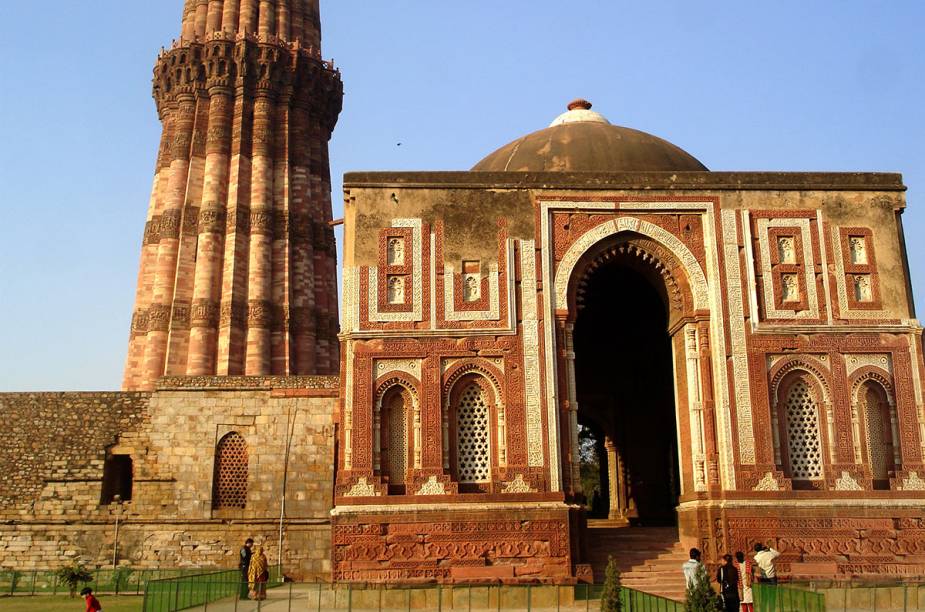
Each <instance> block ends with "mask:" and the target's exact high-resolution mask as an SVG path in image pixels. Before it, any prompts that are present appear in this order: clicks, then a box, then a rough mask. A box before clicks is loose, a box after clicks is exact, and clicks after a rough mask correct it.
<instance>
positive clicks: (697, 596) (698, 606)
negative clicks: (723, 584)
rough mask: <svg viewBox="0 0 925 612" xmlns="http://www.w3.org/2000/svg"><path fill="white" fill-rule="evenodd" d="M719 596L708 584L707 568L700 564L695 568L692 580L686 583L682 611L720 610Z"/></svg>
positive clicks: (709, 611)
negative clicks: (695, 572)
mask: <svg viewBox="0 0 925 612" xmlns="http://www.w3.org/2000/svg"><path fill="white" fill-rule="evenodd" d="M722 609H723V607H722V605H720V602H719V597H718V596H717V595H716V592H715V591H714V590H713V586H712V585H711V584H710V576H709V574H707V568H706V567H705V566H704V565H703V564H701V565H700V567H698V568H697V574H696V575H695V576H694V580H693V581H691V582H690V583H688V585H687V590H686V591H685V600H684V612H717V611H718V610H719V611H722Z"/></svg>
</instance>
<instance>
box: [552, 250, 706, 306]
mask: <svg viewBox="0 0 925 612" xmlns="http://www.w3.org/2000/svg"><path fill="white" fill-rule="evenodd" d="M624 236H625V239H622V238H624ZM619 238H621V240H619V241H618V242H616V243H613V244H610V245H607V244H606V243H604V242H603V241H601V242H598V243H597V244H595V245H594V246H592V247H591V248H590V249H589V250H588V251H586V253H585V255H586V256H583V257H582V258H581V259H580V260H579V262H578V263H577V264H576V265H575V267H574V268H573V271H572V276H573V277H574V278H573V280H572V281H571V282H570V283H569V294H568V307H569V313H570V314H572V316H574V315H575V314H576V313H577V312H578V310H579V309H580V308H581V307H582V304H581V303H580V302H579V299H580V298H581V297H582V296H583V294H584V293H585V292H586V291H587V285H588V282H589V281H590V279H591V275H592V273H593V272H594V271H596V270H597V269H599V268H600V267H602V266H604V265H606V264H607V262H609V261H613V260H615V259H619V258H623V259H624V261H627V260H628V261H629V265H630V266H631V267H632V268H633V269H634V270H636V271H637V272H640V273H642V274H644V275H645V276H650V275H651V276H655V277H657V278H658V279H660V281H661V285H662V286H661V287H654V288H655V289H656V291H657V292H658V293H659V295H660V296H661V297H663V298H664V300H665V301H666V303H665V307H666V309H667V310H668V312H669V319H671V317H672V313H677V314H691V313H692V311H693V310H694V306H693V304H694V296H693V293H692V291H691V288H690V285H689V280H688V275H687V271H686V270H685V268H684V265H683V264H682V263H681V261H680V260H679V259H677V257H676V256H675V254H674V253H673V252H671V251H670V250H669V249H667V248H666V247H665V246H664V245H663V244H661V243H660V242H657V241H655V240H653V239H652V238H649V237H648V236H643V235H641V234H636V233H635V232H621V235H620V236H619ZM659 251H661V252H659ZM663 292H664V295H662V293H663Z"/></svg>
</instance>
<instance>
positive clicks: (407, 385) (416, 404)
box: [373, 370, 422, 475]
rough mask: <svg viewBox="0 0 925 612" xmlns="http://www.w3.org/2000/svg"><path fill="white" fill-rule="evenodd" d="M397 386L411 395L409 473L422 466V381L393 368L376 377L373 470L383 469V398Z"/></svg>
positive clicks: (375, 471) (408, 442)
mask: <svg viewBox="0 0 925 612" xmlns="http://www.w3.org/2000/svg"><path fill="white" fill-rule="evenodd" d="M395 387H401V388H402V389H404V390H406V391H407V392H408V394H409V395H410V396H411V429H410V433H411V437H410V439H409V440H407V442H406V443H407V444H408V446H409V447H410V448H411V453H410V455H411V462H410V463H409V465H408V467H409V468H410V469H408V470H407V473H408V474H409V475H410V474H411V472H412V471H413V470H416V469H420V468H421V463H422V462H421V456H422V455H421V453H422V446H421V443H422V432H421V427H422V424H421V399H420V398H421V393H420V389H421V382H420V381H419V380H418V379H417V378H415V377H414V376H412V375H410V374H408V373H407V372H402V371H401V370H391V371H388V372H386V373H385V374H383V375H382V376H379V377H378V378H376V387H375V389H376V391H375V393H374V394H373V398H374V400H373V470H374V473H377V474H378V473H379V472H380V470H381V469H382V400H383V399H384V398H385V395H386V393H388V392H389V391H390V390H392V389H394V388H395Z"/></svg>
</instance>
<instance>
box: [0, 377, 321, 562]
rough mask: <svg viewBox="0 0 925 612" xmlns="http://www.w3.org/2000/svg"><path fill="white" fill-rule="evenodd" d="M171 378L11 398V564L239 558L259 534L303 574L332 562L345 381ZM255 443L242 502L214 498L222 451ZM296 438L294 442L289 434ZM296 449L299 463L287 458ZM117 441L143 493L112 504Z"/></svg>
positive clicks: (5, 535)
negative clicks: (225, 384)
mask: <svg viewBox="0 0 925 612" xmlns="http://www.w3.org/2000/svg"><path fill="white" fill-rule="evenodd" d="M216 382H217V381H214V380H205V379H203V380H199V379H196V380H187V381H173V384H171V385H163V386H162V387H161V388H160V389H159V390H158V391H156V392H154V393H150V394H148V393H86V394H3V395H0V410H2V414H3V415H4V416H5V417H6V420H7V423H8V424H9V425H8V426H9V427H10V428H11V430H12V431H13V436H12V441H11V442H10V443H8V444H7V445H4V446H3V447H2V448H0V468H3V469H4V472H5V473H7V474H10V475H12V477H11V478H9V479H4V480H3V482H2V483H0V499H2V509H0V567H7V568H16V569H46V568H55V567H58V566H60V565H61V564H63V563H66V562H68V561H70V560H72V559H79V560H81V561H82V562H84V563H86V564H88V565H89V566H91V567H106V566H108V565H111V563H112V554H113V543H114V537H115V518H116V515H119V517H120V522H121V525H120V532H119V542H118V562H119V563H120V564H124V565H130V566H132V567H139V568H153V567H163V568H174V567H203V568H216V567H233V566H234V565H235V563H236V555H237V551H238V549H239V547H240V545H241V543H242V542H243V540H244V539H245V538H247V537H253V538H255V539H256V540H257V541H258V543H263V544H264V545H265V546H266V548H267V552H268V555H269V558H270V559H271V560H272V561H274V562H275V560H276V559H277V554H278V552H277V551H278V544H277V542H278V538H279V520H280V510H281V504H282V495H281V493H282V483H283V479H284V473H285V477H286V479H287V487H286V518H285V521H284V554H283V564H284V566H285V567H286V570H287V572H288V573H289V574H290V575H293V576H294V577H298V578H301V579H308V578H315V577H322V576H325V575H327V574H328V573H329V572H330V567H331V565H330V550H331V548H330V542H331V533H330V517H329V514H330V510H331V507H332V505H333V504H332V493H333V469H334V437H335V436H334V420H333V415H334V411H335V406H336V402H337V396H336V395H337V384H338V383H337V378H336V377H334V378H331V377H319V378H318V379H317V380H314V381H307V379H305V378H299V379H293V380H291V381H289V380H288V379H286V378H280V379H268V378H265V377H263V378H261V379H260V380H254V381H253V382H252V384H248V383H247V381H246V380H243V379H238V380H236V384H235V385H233V386H232V388H230V389H227V388H226V389H221V388H217V387H216V386H214V384H213V383H216ZM231 431H235V432H237V433H239V434H240V435H241V436H243V437H244V439H245V440H246V442H247V451H248V482H247V504H246V507H245V508H244V509H220V510H216V509H213V508H212V480H213V469H214V453H215V447H216V444H217V443H218V441H219V440H220V439H221V437H222V436H224V435H225V434H227V433H229V432H231ZM290 435H291V440H290ZM287 446H288V463H287ZM107 449H108V451H109V452H111V453H112V454H127V455H130V456H131V457H132V460H133V487H132V499H131V501H129V502H126V503H124V504H123V505H122V506H121V507H120V506H118V505H115V504H111V505H107V506H101V505H100V495H101V487H102V479H103V465H104V461H105V458H106V454H107Z"/></svg>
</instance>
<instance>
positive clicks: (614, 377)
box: [333, 100, 925, 595]
mask: <svg viewBox="0 0 925 612" xmlns="http://www.w3.org/2000/svg"><path fill="white" fill-rule="evenodd" d="M903 191H904V187H903V185H902V181H901V178H900V176H899V175H895V174H861V173H852V174H838V173H780V172H777V173H775V172H760V173H758V172H710V171H709V170H708V169H707V168H706V167H705V166H704V165H703V164H702V163H700V162H699V161H698V160H697V159H696V158H694V157H693V156H691V155H690V154H689V153H687V152H685V151H684V150H682V149H681V148H679V147H677V146H676V145H674V144H671V143H669V142H666V141H665V140H662V139H660V138H658V137H655V136H652V135H650V134H646V133H644V132H640V131H637V130H633V129H629V128H624V127H618V126H616V125H612V124H611V123H610V122H609V121H608V120H607V119H605V118H604V117H603V116H602V115H600V114H598V113H596V112H594V111H592V110H591V104H590V103H589V102H586V101H584V100H576V101H574V102H572V103H571V104H570V105H569V110H568V112H566V113H565V114H563V115H561V116H560V117H558V118H557V119H556V120H555V121H554V122H553V123H552V124H551V125H550V126H549V127H548V128H546V129H543V130H540V131H537V132H534V133H532V134H528V135H526V136H524V137H522V138H519V139H517V140H515V141H514V142H511V143H510V144H508V145H505V146H504V147H502V148H500V149H498V150H497V151H495V152H494V153H492V154H490V155H489V156H487V157H486V158H485V159H483V160H482V161H480V162H479V163H478V164H476V165H475V166H474V167H473V169H472V170H471V171H470V172H435V173H408V172H401V173H351V174H348V175H347V176H346V178H345V192H346V219H345V225H346V244H345V263H344V266H345V267H344V290H343V316H342V320H341V343H342V345H341V346H342V352H343V355H344V363H343V365H342V372H341V385H342V387H341V388H342V393H343V397H342V399H341V401H342V408H341V414H340V425H339V444H340V447H339V462H338V465H337V484H336V490H335V508H334V512H333V524H334V574H335V577H338V578H341V579H352V580H393V579H398V580H409V579H420V578H434V579H438V580H446V579H457V580H462V579H471V578H480V579H484V578H498V579H502V580H535V579H544V580H568V579H570V578H589V577H590V576H591V573H592V571H593V572H594V573H595V574H597V575H598V578H600V570H601V569H602V566H603V563H604V562H605V561H606V558H607V555H608V554H614V555H615V556H616V557H617V558H618V559H619V558H620V556H621V553H622V554H624V558H626V559H628V561H627V563H626V565H627V567H629V566H631V565H633V564H636V565H637V570H638V566H639V565H645V564H644V561H645V559H646V555H645V554H642V551H650V552H651V555H650V556H651V557H652V561H653V562H652V563H651V567H645V568H644V569H645V571H647V572H649V573H645V572H639V571H635V572H629V573H626V574H624V577H625V583H627V584H629V585H630V586H633V585H634V584H636V585H639V586H640V588H643V589H646V588H656V589H660V590H661V592H665V593H667V594H672V595H680V594H683V581H682V580H681V579H680V578H679V577H678V572H679V570H678V568H677V567H675V566H673V565H671V564H667V565H666V564H665V563H664V562H665V561H667V560H670V559H673V558H676V559H677V561H678V563H679V564H680V563H681V562H682V561H683V560H684V558H686V548H687V547H689V546H697V547H699V548H701V549H702V550H703V551H704V552H705V555H706V557H707V558H708V559H709V560H711V561H717V560H718V559H719V558H720V557H721V556H722V554H724V553H726V552H734V551H736V550H743V551H749V550H751V549H752V548H753V545H754V544H755V543H756V542H761V543H766V544H771V545H773V546H774V547H775V548H777V549H778V550H780V551H781V552H782V553H783V556H782V558H781V559H780V561H781V563H780V567H781V568H782V569H783V571H784V572H786V573H788V574H791V575H793V576H803V577H810V576H842V577H849V576H853V575H864V574H877V575H907V574H916V573H921V570H922V569H923V568H922V566H921V565H920V564H919V563H920V562H919V560H918V557H917V555H918V554H919V553H918V551H919V550H920V547H922V546H925V531H923V530H922V527H923V525H922V524H921V522H920V519H919V518H918V517H917V513H918V512H919V508H920V507H921V503H922V501H925V500H923V495H925V494H923V489H925V480H923V477H925V471H923V464H922V452H923V446H922V445H923V441H925V440H923V437H922V428H923V426H925V420H923V411H922V396H921V380H922V369H923V362H922V355H921V347H922V344H921V328H920V326H919V324H918V322H917V321H916V320H915V318H914V317H915V314H914V311H913V302H912V295H911V289H910V284H909V275H908V269H907V260H906V254H905V248H904V244H903V238H902V225H901V217H900V215H901V213H902V211H903V208H904V206H905V203H904V200H903ZM653 551H654V552H653ZM626 553H629V554H628V555H627V554H626ZM656 558H658V560H659V561H660V562H661V564H660V565H659V564H657V563H655V562H654V561H656ZM658 567H661V568H662V569H663V570H664V569H665V568H666V567H668V568H669V570H668V571H667V572H666V574H665V575H664V576H662V575H659V574H658V572H657V571H656V570H657V569H658ZM651 572H655V573H651ZM646 575H647V576H649V577H650V580H652V582H650V583H646V581H645V579H641V578H640V576H646ZM652 577H657V578H654V580H653V578H652Z"/></svg>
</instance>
